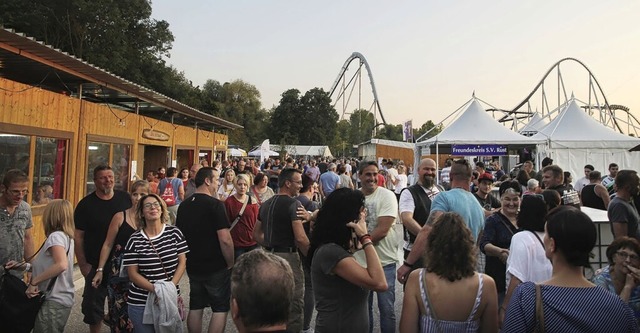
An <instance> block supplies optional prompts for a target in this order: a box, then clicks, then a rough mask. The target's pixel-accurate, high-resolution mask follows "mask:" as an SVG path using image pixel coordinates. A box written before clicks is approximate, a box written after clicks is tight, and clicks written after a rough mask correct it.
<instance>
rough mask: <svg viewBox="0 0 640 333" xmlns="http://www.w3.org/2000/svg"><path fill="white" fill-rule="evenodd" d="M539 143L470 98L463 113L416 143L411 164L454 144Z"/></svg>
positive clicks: (517, 146) (513, 144)
mask: <svg viewBox="0 0 640 333" xmlns="http://www.w3.org/2000/svg"><path fill="white" fill-rule="evenodd" d="M540 142H542V141H540V140H534V139H532V138H530V137H526V136H524V135H521V134H518V133H516V132H514V131H512V130H511V129H509V128H507V127H505V126H503V125H501V124H500V123H498V121H497V120H495V119H494V118H493V117H491V115H489V114H488V113H487V112H486V111H485V109H484V108H483V107H482V105H480V102H478V100H477V99H476V98H475V97H473V98H472V99H471V100H470V102H469V103H468V106H467V108H466V109H465V110H464V112H462V113H461V114H460V115H459V116H458V118H457V119H455V120H454V121H453V122H452V123H451V124H449V125H448V126H447V127H446V128H445V129H444V130H443V131H442V132H440V133H439V134H438V135H436V136H434V137H431V138H429V139H427V140H425V141H420V142H416V150H415V160H414V165H415V166H417V165H418V163H419V159H420V157H421V156H422V155H430V154H432V153H435V154H436V160H437V159H438V157H437V156H438V155H439V154H442V153H445V152H447V151H450V147H451V145H454V144H469V145H475V144H478V145H502V146H507V147H508V148H510V149H513V148H524V147H529V148H533V147H534V146H535V145H536V144H537V143H540ZM431 146H435V151H432V150H431V148H430V147H431ZM443 148H444V149H443ZM469 155H473V154H469ZM496 155H498V154H496Z"/></svg>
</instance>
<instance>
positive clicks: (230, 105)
mask: <svg viewBox="0 0 640 333" xmlns="http://www.w3.org/2000/svg"><path fill="white" fill-rule="evenodd" d="M201 103H202V108H203V110H204V111H205V112H207V113H210V114H212V115H214V116H217V117H221V118H223V119H226V120H229V121H232V122H234V123H237V124H240V125H242V126H243V127H244V129H239V130H233V131H230V132H229V133H228V135H229V142H231V143H232V144H236V145H239V146H241V147H243V148H246V149H250V148H251V147H253V146H255V145H258V144H260V143H261V142H262V140H264V138H265V133H264V131H265V128H266V127H267V124H268V116H269V115H268V113H267V112H266V111H265V110H264V109H262V103H261V102H260V91H258V88H256V87H255V86H254V85H252V84H250V83H247V82H244V81H242V80H235V81H232V82H225V83H224V84H220V82H218V81H215V80H207V82H206V83H205V84H204V85H203V87H202V98H201Z"/></svg>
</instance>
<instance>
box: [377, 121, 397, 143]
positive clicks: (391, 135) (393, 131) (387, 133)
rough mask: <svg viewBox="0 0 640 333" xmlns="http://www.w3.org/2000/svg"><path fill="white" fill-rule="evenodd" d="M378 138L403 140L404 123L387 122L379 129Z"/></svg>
mask: <svg viewBox="0 0 640 333" xmlns="http://www.w3.org/2000/svg"><path fill="white" fill-rule="evenodd" d="M376 138H378V139H387V140H394V141H402V125H391V124H386V125H384V126H383V127H382V128H380V129H379V130H378V133H377V134H376Z"/></svg>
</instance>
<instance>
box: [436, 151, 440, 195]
mask: <svg viewBox="0 0 640 333" xmlns="http://www.w3.org/2000/svg"><path fill="white" fill-rule="evenodd" d="M439 147H440V145H439V144H438V141H436V171H437V172H436V175H437V177H436V184H438V185H440V156H439V155H440V150H439Z"/></svg>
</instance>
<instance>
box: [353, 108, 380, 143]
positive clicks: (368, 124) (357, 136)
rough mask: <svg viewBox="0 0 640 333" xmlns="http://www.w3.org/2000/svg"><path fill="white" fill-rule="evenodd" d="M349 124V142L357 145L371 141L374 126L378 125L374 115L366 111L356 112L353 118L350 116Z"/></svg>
mask: <svg viewBox="0 0 640 333" xmlns="http://www.w3.org/2000/svg"><path fill="white" fill-rule="evenodd" d="M349 123H350V124H351V126H350V128H349V140H350V141H351V142H352V143H353V144H356V145H357V144H359V143H363V142H365V141H369V140H370V139H371V133H372V131H373V126H374V125H375V123H376V120H375V118H374V116H373V113H371V112H369V111H367V110H364V109H360V110H355V111H353V113H352V114H351V116H349Z"/></svg>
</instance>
